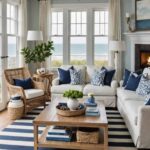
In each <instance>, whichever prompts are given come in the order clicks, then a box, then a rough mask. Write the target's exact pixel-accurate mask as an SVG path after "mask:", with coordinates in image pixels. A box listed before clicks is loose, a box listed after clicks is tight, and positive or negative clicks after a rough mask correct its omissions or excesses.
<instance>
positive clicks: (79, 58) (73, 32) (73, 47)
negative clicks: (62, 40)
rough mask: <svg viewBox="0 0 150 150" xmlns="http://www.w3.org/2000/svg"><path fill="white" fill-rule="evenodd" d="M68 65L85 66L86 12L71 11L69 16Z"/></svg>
mask: <svg viewBox="0 0 150 150" xmlns="http://www.w3.org/2000/svg"><path fill="white" fill-rule="evenodd" d="M70 20H71V21H70V60H71V61H70V63H71V64H73V65H83V64H86V35H87V12H86V11H71V14H70Z"/></svg>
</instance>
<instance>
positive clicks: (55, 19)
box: [52, 12, 57, 23]
mask: <svg viewBox="0 0 150 150" xmlns="http://www.w3.org/2000/svg"><path fill="white" fill-rule="evenodd" d="M52 23H57V12H52Z"/></svg>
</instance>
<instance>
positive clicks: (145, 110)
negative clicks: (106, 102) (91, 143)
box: [117, 68, 150, 149]
mask: <svg viewBox="0 0 150 150" xmlns="http://www.w3.org/2000/svg"><path fill="white" fill-rule="evenodd" d="M143 73H144V74H145V73H148V74H149V75H150V69H148V68H146V69H145V70H144V72H143ZM121 84H122V82H121ZM144 100H145V97H144V96H140V95H137V94H136V92H134V91H129V90H124V88H123V87H120V88H118V89H117V107H118V110H119V111H120V113H121V115H122V117H123V118H124V120H125V122H126V125H127V127H128V129H129V132H130V134H131V136H132V139H133V141H134V144H135V145H136V146H137V148H144V149H146V148H147V149H150V106H145V105H144Z"/></svg>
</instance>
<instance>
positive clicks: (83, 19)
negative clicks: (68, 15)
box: [82, 11, 86, 23]
mask: <svg viewBox="0 0 150 150" xmlns="http://www.w3.org/2000/svg"><path fill="white" fill-rule="evenodd" d="M82 23H86V12H85V11H83V12H82Z"/></svg>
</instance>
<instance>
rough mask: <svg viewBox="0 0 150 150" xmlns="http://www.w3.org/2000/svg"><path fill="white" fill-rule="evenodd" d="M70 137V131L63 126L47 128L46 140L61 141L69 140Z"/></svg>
mask: <svg viewBox="0 0 150 150" xmlns="http://www.w3.org/2000/svg"><path fill="white" fill-rule="evenodd" d="M71 138H72V132H71V131H70V130H67V129H66V128H65V127H58V126H51V127H50V128H49V131H48V134H47V136H46V140H48V141H63V142H70V141H71Z"/></svg>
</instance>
